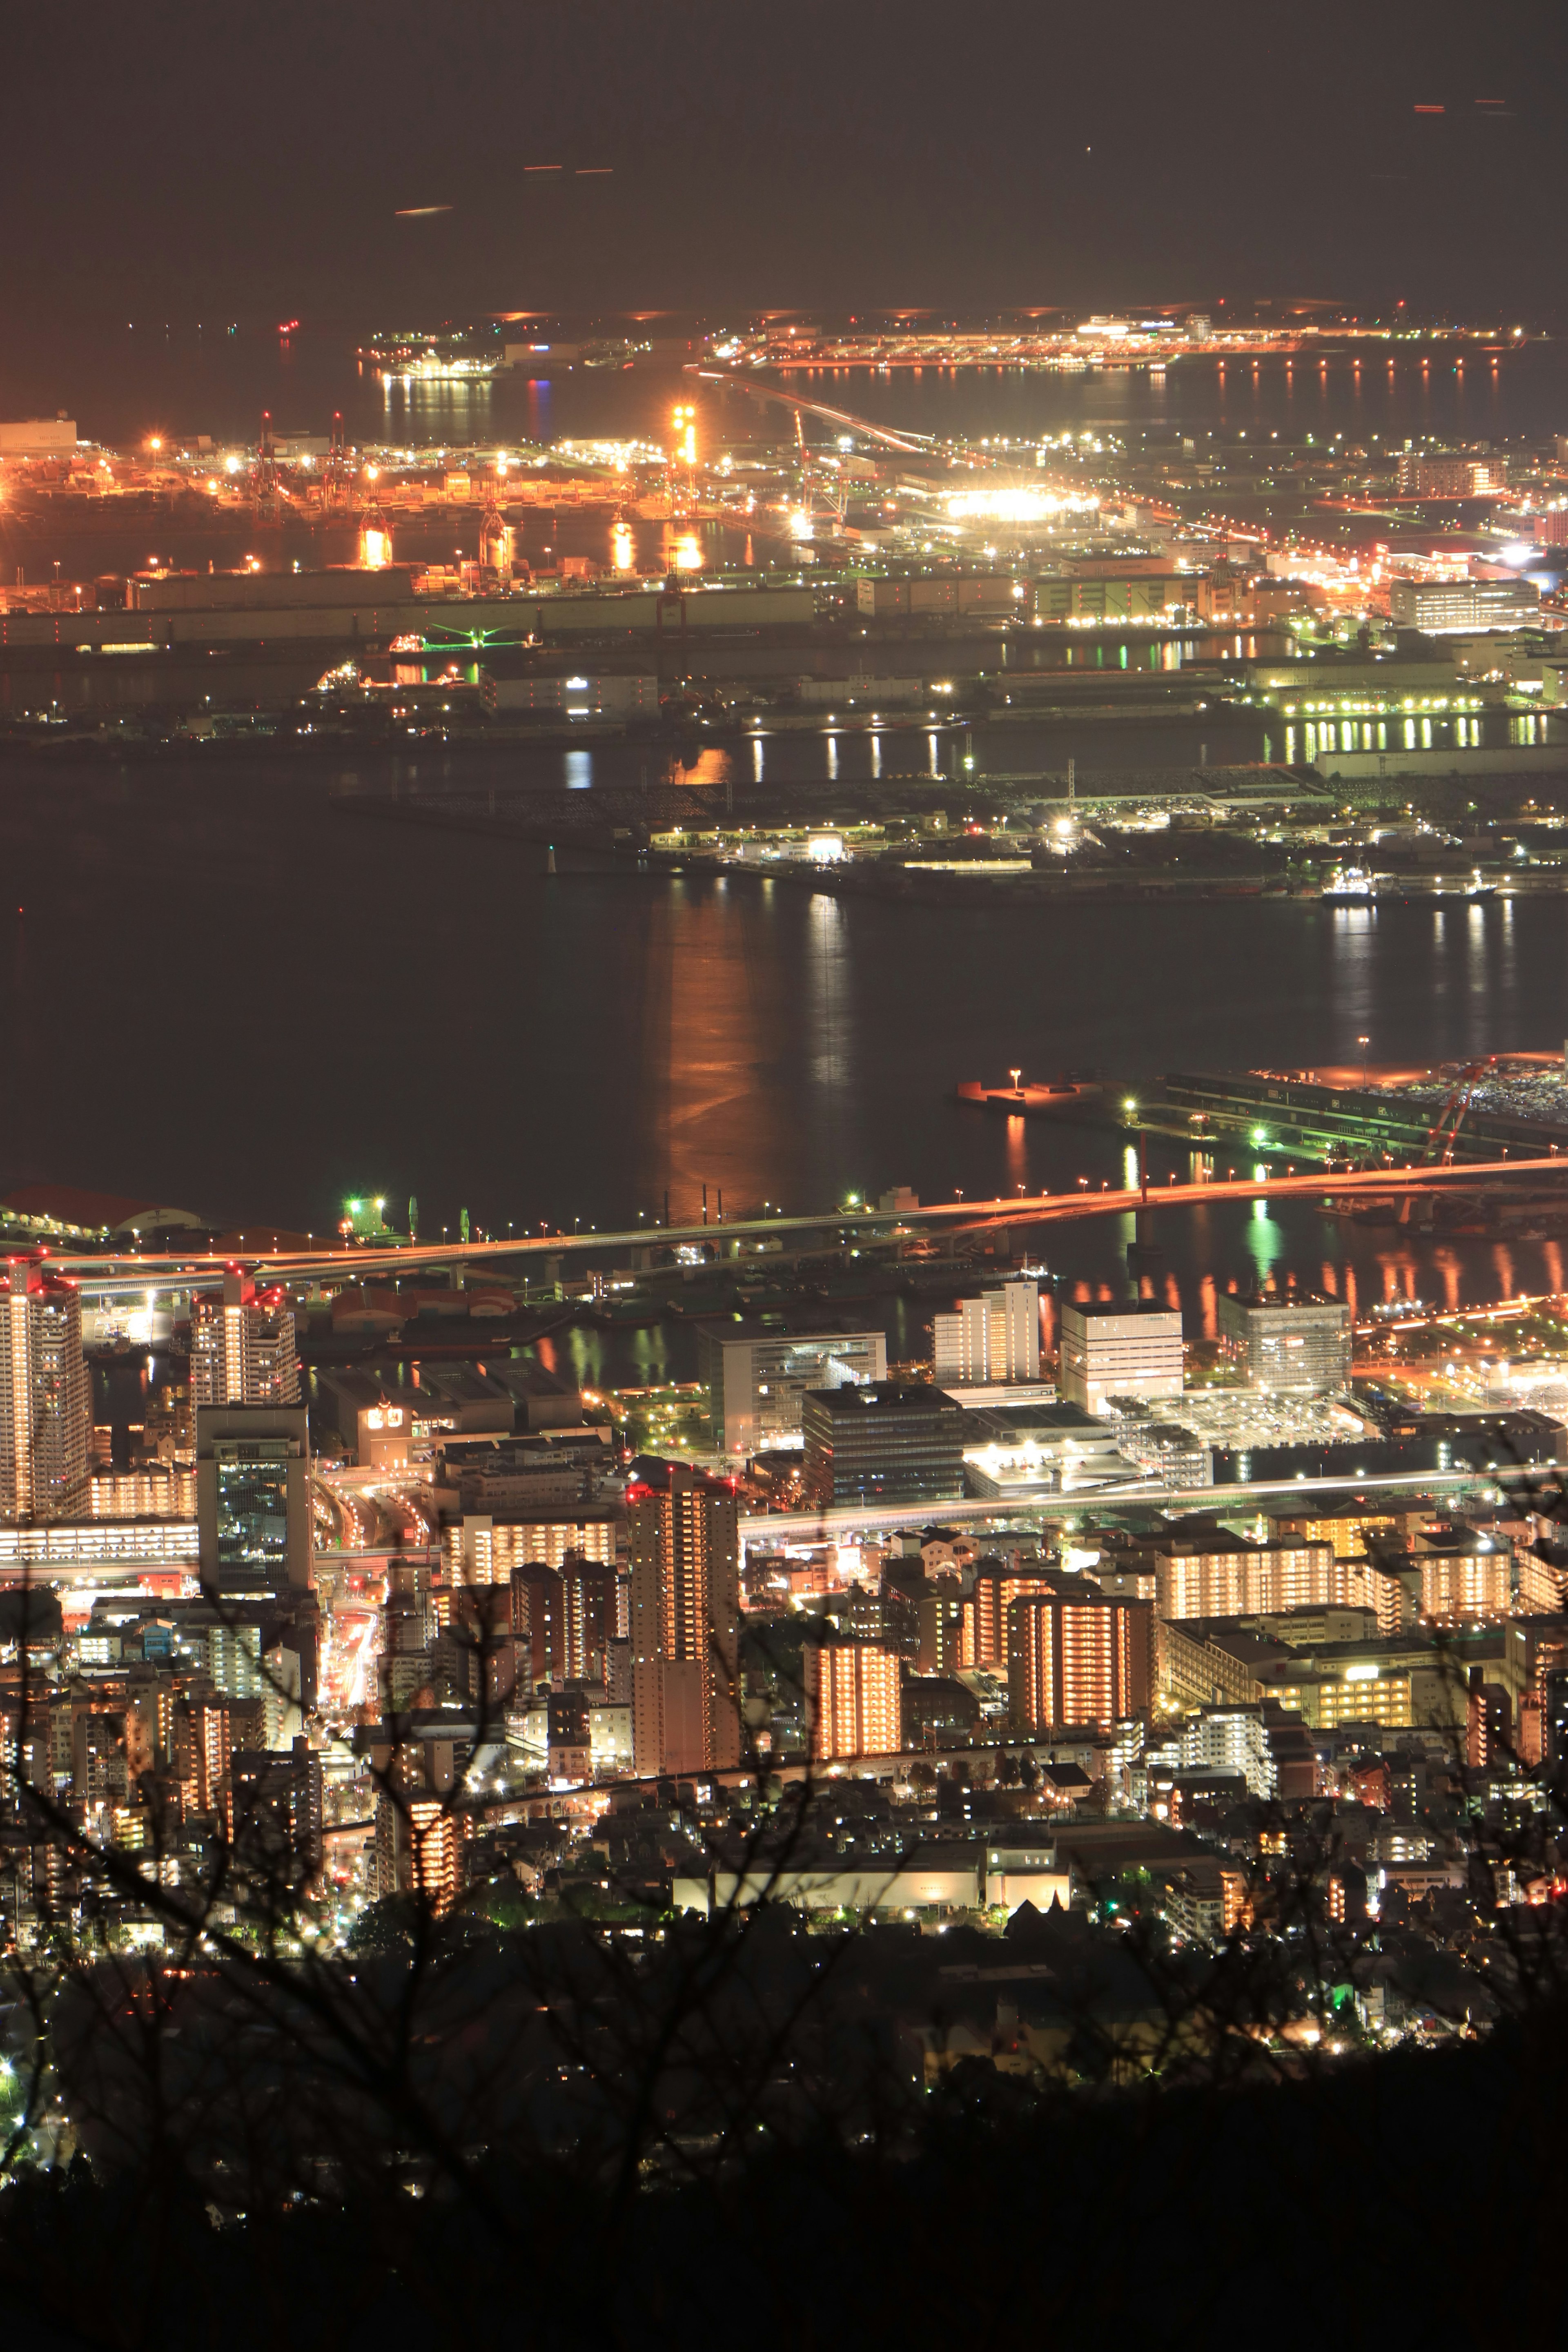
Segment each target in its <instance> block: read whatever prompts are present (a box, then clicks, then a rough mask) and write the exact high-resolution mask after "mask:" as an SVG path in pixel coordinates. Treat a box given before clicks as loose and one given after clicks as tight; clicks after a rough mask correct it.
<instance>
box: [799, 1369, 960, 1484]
mask: <svg viewBox="0 0 1568 2352" xmlns="http://www.w3.org/2000/svg"><path fill="white" fill-rule="evenodd" d="M965 1418H966V1417H965V1414H964V1412H963V1406H962V1405H957V1404H954V1402H952V1398H951V1397H949V1396H944V1395H943V1394H942V1391H941V1390H940V1389H934V1388H930V1387H926V1386H923V1385H922V1386H919V1387H906V1386H903V1385H901V1384H900V1382H898V1381H866V1382H865V1383H863V1384H862V1385H861V1386H859V1387H858V1388H839V1389H811V1390H809V1391H807V1393H806V1396H805V1403H804V1406H803V1410H802V1426H803V1430H804V1433H805V1472H804V1480H803V1483H804V1485H805V1491H806V1493H807V1494H808V1495H809V1496H811V1498H812V1500H813V1501H814V1502H817V1503H821V1504H823V1505H827V1504H832V1503H926V1502H932V1503H936V1502H952V1501H954V1500H956V1498H957V1497H958V1496H961V1495H962V1494H963V1443H964V1423H965Z"/></svg>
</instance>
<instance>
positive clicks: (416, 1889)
mask: <svg viewBox="0 0 1568 2352" xmlns="http://www.w3.org/2000/svg"><path fill="white" fill-rule="evenodd" d="M465 1826H466V1824H465V1820H464V1816H463V1814H462V1813H461V1812H459V1811H458V1808H457V1805H456V1802H455V1801H454V1800H453V1798H452V1797H451V1795H450V1794H448V1795H446V1796H437V1795H432V1794H426V1795H421V1794H416V1793H413V1792H411V1791H409V1790H404V1789H402V1788H394V1789H383V1790H382V1791H381V1793H380V1794H379V1796H378V1797H377V1798H376V1801H375V1884H376V1891H377V1893H378V1894H381V1895H422V1896H423V1897H424V1899H425V1901H426V1903H427V1904H428V1905H429V1906H430V1909H431V1910H432V1911H433V1912H434V1913H435V1914H436V1915H437V1917H439V1916H441V1915H442V1914H443V1913H444V1912H447V1911H449V1910H450V1909H451V1907H452V1906H453V1904H454V1903H456V1901H457V1899H458V1895H460V1894H461V1893H462V1889H463V1843H464V1832H465Z"/></svg>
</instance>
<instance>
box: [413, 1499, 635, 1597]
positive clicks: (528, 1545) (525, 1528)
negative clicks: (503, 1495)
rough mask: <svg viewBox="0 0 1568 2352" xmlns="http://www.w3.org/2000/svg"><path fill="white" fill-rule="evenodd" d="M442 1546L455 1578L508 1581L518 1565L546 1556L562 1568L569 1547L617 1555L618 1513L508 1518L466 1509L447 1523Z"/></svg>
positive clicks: (589, 1554)
mask: <svg viewBox="0 0 1568 2352" xmlns="http://www.w3.org/2000/svg"><path fill="white" fill-rule="evenodd" d="M441 1549H442V1555H443V1559H444V1563H445V1566H446V1569H447V1574H448V1575H449V1576H450V1578H451V1580H452V1581H453V1583H454V1584H506V1583H509V1582H510V1579H511V1574H512V1570H514V1569H517V1568H521V1567H528V1566H531V1565H532V1564H533V1563H535V1562H540V1561H542V1563H543V1564H544V1565H545V1566H546V1567H547V1568H561V1567H563V1566H564V1564H565V1561H566V1559H567V1556H568V1554H569V1553H576V1554H578V1555H580V1556H581V1557H582V1558H583V1559H591V1560H597V1561H600V1562H604V1561H614V1559H615V1557H616V1518H615V1515H614V1513H613V1512H611V1511H607V1510H605V1511H573V1510H562V1511H556V1510H550V1511H530V1512H520V1513H519V1514H518V1515H517V1517H510V1516H509V1517H504V1518H498V1517H494V1516H492V1515H491V1514H490V1513H489V1512H488V1511H465V1512H464V1514H463V1516H462V1517H461V1518H460V1519H458V1520H455V1521H450V1522H448V1524H447V1526H446V1527H445V1528H443V1529H442V1535H441Z"/></svg>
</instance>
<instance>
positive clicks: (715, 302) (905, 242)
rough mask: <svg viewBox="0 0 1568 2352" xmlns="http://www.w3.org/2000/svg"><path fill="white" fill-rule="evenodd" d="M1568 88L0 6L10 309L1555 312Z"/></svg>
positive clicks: (1142, 53)
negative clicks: (1316, 308)
mask: <svg viewBox="0 0 1568 2352" xmlns="http://www.w3.org/2000/svg"><path fill="white" fill-rule="evenodd" d="M1565 97H1568V8H1564V7H1563V6H1562V5H1543V0H1534V4H1533V5H1531V0H1511V5H1510V0H1502V5H1491V6H1488V7H1484V8H1483V7H1481V6H1479V5H1464V6H1461V5H1452V0H1449V5H1442V0H1426V5H1408V4H1407V0H1354V5H1345V0H1331V5H1320V6H1314V7H1299V8H1293V9H1291V8H1280V7H1270V6H1264V5H1247V6H1243V5H1235V0H1218V5H1214V0H1207V4H1206V5H1205V0H1189V5H1184V6H1183V5H1170V0H1161V5H1148V0H1126V5H1120V6H1116V5H1104V0H1100V4H1099V5H1082V6H1072V7H1068V6H1065V5H1058V0H1032V5H1027V4H1026V0H966V5H942V6H939V5H931V0H790V5H784V0H661V4H660V0H426V5H418V6H415V5H408V0H378V5H364V0H271V5H265V6H262V5H237V0H200V5H193V0H145V4H144V5H139V6H137V7H135V8H127V7H125V6H124V5H122V4H121V0H114V5H105V0H87V5H79V6H77V7H73V8H72V9H70V10H69V11H68V12H67V11H61V10H58V9H55V8H48V7H31V8H25V7H20V6H13V7H11V8H8V9H7V10H6V12H5V26H4V69H3V72H0V152H4V155H5V182H6V199H5V236H4V239H3V240H0V304H3V305H4V316H5V318H6V319H8V320H9V322H10V328H11V331H16V330H17V329H19V328H22V327H26V328H27V329H28V330H30V331H35V332H36V331H38V330H40V329H45V328H47V329H48V330H50V331H60V330H62V329H63V327H64V325H65V323H66V322H67V321H68V320H73V319H74V320H78V321H85V320H89V319H92V318H102V319H105V320H109V319H111V318H113V317H114V315H115V314H116V313H119V312H123V313H124V315H125V316H126V317H127V318H137V319H139V320H140V319H151V318H152V317H153V315H154V314H156V315H157V316H158V317H159V318H162V317H163V316H165V315H166V316H168V317H170V318H171V319H173V320H175V321H176V322H179V323H182V324H183V323H186V322H190V321H194V320H198V319H201V320H212V319H214V318H216V317H217V316H219V315H220V314H227V315H228V316H230V317H233V318H235V319H237V320H241V321H242V322H244V323H247V324H255V323H258V322H259V321H260V320H265V319H268V318H271V317H274V316H275V317H278V318H282V317H289V316H295V315H299V316H300V317H301V318H304V319H307V320H312V319H313V320H327V319H338V320H363V319H364V318H366V317H367V316H374V315H377V314H379V313H380V312H382V311H383V310H384V309H385V308H386V306H388V305H391V306H392V307H393V308H395V309H396V310H399V311H403V312H407V313H409V314H413V313H415V312H418V313H421V314H423V315H426V316H427V315H429V313H430V310H431V308H432V306H434V307H435V308H436V309H437V311H438V312H439V313H444V314H450V313H455V312H457V311H458V310H468V309H471V310H492V309H518V310H527V309H535V308H569V309H572V310H584V309H588V308H600V307H602V308H612V307H623V306H648V307H652V306H680V307H692V308H700V309H703V310H710V311H711V310H724V309H725V308H726V307H731V308H733V309H734V310H737V311H738V310H742V309H746V310H750V309H753V308H756V307H760V306H765V305H776V306H781V307H787V306H802V305H820V306H823V307H824V308H825V309H829V310H845V309H849V310H853V309H855V308H856V307H857V306H865V307H868V308H869V307H872V306H878V305H889V304H899V303H908V304H911V305H912V304H926V305H934V306H937V307H939V308H941V309H943V310H966V311H974V310H982V309H984V308H986V307H988V306H999V305H1004V304H1031V303H1033V304H1050V303H1057V302H1060V303H1065V304H1069V305H1074V306H1078V307H1080V308H1081V307H1084V306H1093V305H1097V304H1100V303H1118V304H1121V303H1138V304H1154V303H1163V302H1170V301H1177V300H1182V299H1186V300H1196V301H1203V302H1209V301H1214V300H1216V299H1218V298H1219V297H1220V296H1222V295H1223V296H1225V297H1226V298H1227V299H1230V300H1232V301H1237V302H1239V301H1244V300H1246V299H1249V298H1255V297H1258V296H1271V297H1274V298H1276V299H1281V298H1318V299H1328V300H1331V301H1335V302H1346V303H1350V304H1352V305H1353V306H1355V307H1357V308H1360V309H1363V310H1369V311H1370V310H1376V309H1380V308H1384V307H1388V306H1391V305H1392V304H1393V303H1394V301H1395V300H1396V299H1399V298H1400V297H1401V296H1403V297H1405V299H1406V300H1407V301H1408V302H1410V303H1411V304H1412V305H1424V306H1451V307H1452V308H1454V309H1455V310H1465V309H1467V308H1468V309H1472V310H1473V309H1474V308H1475V306H1477V305H1480V306H1482V307H1485V308H1492V307H1495V306H1496V305H1497V304H1498V302H1499V301H1501V302H1502V303H1504V304H1506V305H1507V306H1508V307H1509V308H1510V310H1513V311H1514V312H1515V313H1516V314H1517V315H1519V316H1521V317H1529V318H1534V319H1542V320H1550V319H1551V318H1552V317H1554V316H1555V315H1556V314H1557V312H1558V310H1559V307H1560V305H1561V303H1562V296H1563V283H1562V267H1561V255H1562V250H1563V231H1562V226H1561V223H1562V219H1563V207H1564V203H1565V201H1568V142H1565V141H1564V139H1563V100H1564V98H1565ZM1439 108H1440V109H1442V110H1443V111H1441V112H1438V111H1433V110H1435V109H1439ZM1423 110H1425V111H1423ZM552 164H553V165H560V166H561V167H562V169H561V170H560V171H559V172H553V171H549V170H540V169H530V168H529V167H530V166H548V165H552ZM437 205H440V206H450V207H451V209H450V210H449V211H440V212H437V213H431V214H426V215H425V216H424V217H413V218H403V219H399V218H396V217H395V215H397V214H398V213H399V212H413V211H415V210H416V208H423V207H428V206H437Z"/></svg>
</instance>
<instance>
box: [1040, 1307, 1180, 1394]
mask: <svg viewBox="0 0 1568 2352" xmlns="http://www.w3.org/2000/svg"><path fill="white" fill-rule="evenodd" d="M1058 1385H1059V1387H1060V1389H1061V1393H1062V1395H1063V1397H1064V1398H1065V1399H1066V1400H1067V1402H1068V1403H1069V1404H1078V1405H1082V1407H1083V1408H1084V1411H1085V1412H1095V1413H1102V1412H1104V1411H1105V1408H1106V1402H1107V1400H1108V1399H1109V1398H1110V1397H1116V1396H1125V1397H1179V1396H1180V1395H1181V1393H1182V1318H1181V1316H1180V1314H1179V1313H1178V1312H1177V1311H1176V1309H1175V1308H1173V1307H1135V1306H1134V1305H1133V1304H1132V1302H1131V1300H1129V1301H1128V1302H1127V1304H1126V1305H1125V1306H1122V1307H1079V1306H1072V1305H1068V1306H1064V1307H1063V1308H1062V1361H1061V1378H1060V1381H1059V1383H1058Z"/></svg>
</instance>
